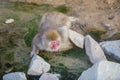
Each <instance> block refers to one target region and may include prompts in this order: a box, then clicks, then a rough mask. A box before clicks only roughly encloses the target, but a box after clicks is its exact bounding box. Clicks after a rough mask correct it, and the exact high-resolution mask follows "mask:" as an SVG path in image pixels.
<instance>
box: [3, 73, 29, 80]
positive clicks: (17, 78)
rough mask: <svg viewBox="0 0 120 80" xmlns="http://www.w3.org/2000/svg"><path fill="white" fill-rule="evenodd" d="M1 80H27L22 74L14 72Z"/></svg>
mask: <svg viewBox="0 0 120 80" xmlns="http://www.w3.org/2000/svg"><path fill="white" fill-rule="evenodd" d="M3 80H27V78H26V76H25V73H23V72H14V73H8V74H5V75H4V76H3Z"/></svg>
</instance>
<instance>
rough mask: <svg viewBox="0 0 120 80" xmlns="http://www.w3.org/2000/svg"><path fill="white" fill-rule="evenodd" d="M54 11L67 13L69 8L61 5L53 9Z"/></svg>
mask: <svg viewBox="0 0 120 80" xmlns="http://www.w3.org/2000/svg"><path fill="white" fill-rule="evenodd" d="M55 11H58V12H62V13H67V12H68V11H69V8H68V7H66V6H65V5H61V6H57V7H55Z"/></svg>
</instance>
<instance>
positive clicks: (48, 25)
mask: <svg viewBox="0 0 120 80" xmlns="http://www.w3.org/2000/svg"><path fill="white" fill-rule="evenodd" d="M63 26H66V27H67V28H69V27H70V21H69V19H68V16H66V15H64V14H62V13H58V12H51V13H46V14H44V15H43V17H42V19H41V22H40V25H39V32H40V33H42V32H46V31H47V30H49V29H56V30H57V29H59V28H61V27H63Z"/></svg>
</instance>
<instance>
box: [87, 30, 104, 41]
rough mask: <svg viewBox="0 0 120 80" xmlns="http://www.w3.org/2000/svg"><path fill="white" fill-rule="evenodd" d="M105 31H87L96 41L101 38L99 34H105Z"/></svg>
mask: <svg viewBox="0 0 120 80" xmlns="http://www.w3.org/2000/svg"><path fill="white" fill-rule="evenodd" d="M105 33H106V32H105V31H100V30H91V31H89V32H88V34H89V35H91V36H92V37H93V38H94V39H95V40H96V41H100V40H101V35H103V34H105Z"/></svg>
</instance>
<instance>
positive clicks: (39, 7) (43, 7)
mask: <svg viewBox="0 0 120 80" xmlns="http://www.w3.org/2000/svg"><path fill="white" fill-rule="evenodd" d="M8 8H9V9H12V10H17V11H24V12H31V13H33V12H34V13H36V12H50V11H57V12H62V13H67V12H68V11H69V8H68V7H66V6H65V5H60V6H56V7H54V6H53V5H49V4H36V3H25V2H14V3H11V4H10V5H8Z"/></svg>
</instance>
